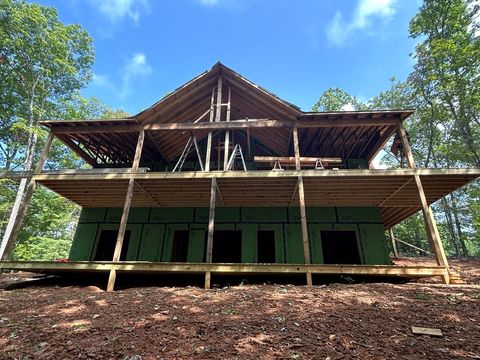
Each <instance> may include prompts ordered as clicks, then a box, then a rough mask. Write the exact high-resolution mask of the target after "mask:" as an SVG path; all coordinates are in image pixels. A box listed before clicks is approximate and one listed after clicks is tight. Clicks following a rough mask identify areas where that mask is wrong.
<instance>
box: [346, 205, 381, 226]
mask: <svg viewBox="0 0 480 360" xmlns="http://www.w3.org/2000/svg"><path fill="white" fill-rule="evenodd" d="M337 215H338V222H341V223H342V222H344V223H345V222H347V223H348V222H350V223H352V222H355V223H362V222H377V223H380V222H382V219H381V217H380V209H379V208H377V207H373V206H361V207H360V206H359V207H355V206H345V207H338V208H337Z"/></svg>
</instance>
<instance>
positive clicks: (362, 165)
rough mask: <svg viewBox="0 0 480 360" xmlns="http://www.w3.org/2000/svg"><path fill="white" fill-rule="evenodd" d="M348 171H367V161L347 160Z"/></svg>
mask: <svg viewBox="0 0 480 360" xmlns="http://www.w3.org/2000/svg"><path fill="white" fill-rule="evenodd" d="M347 167H348V168H349V169H368V161H367V159H347Z"/></svg>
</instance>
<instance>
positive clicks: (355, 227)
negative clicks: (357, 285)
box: [333, 224, 365, 264]
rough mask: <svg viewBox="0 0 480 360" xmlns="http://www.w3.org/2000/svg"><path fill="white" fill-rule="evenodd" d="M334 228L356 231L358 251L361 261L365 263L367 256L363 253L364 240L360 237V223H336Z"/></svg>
mask: <svg viewBox="0 0 480 360" xmlns="http://www.w3.org/2000/svg"><path fill="white" fill-rule="evenodd" d="M333 230H351V231H355V237H356V238H357V246H358V252H359V254H360V262H361V263H362V264H365V257H364V255H363V247H362V241H361V239H360V236H359V235H360V234H359V232H358V225H357V224H334V225H333Z"/></svg>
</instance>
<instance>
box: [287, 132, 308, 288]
mask: <svg viewBox="0 0 480 360" xmlns="http://www.w3.org/2000/svg"><path fill="white" fill-rule="evenodd" d="M292 136H293V150H294V152H295V169H296V170H301V166H300V147H299V144H298V129H297V128H296V127H294V128H293V131H292ZM297 181H298V198H299V201H300V222H301V224H302V242H303V258H304V260H305V264H310V246H309V243H308V225H307V212H306V210H305V191H304V187H303V177H302V175H299V176H298V180H297ZM312 284H313V282H312V273H311V272H310V271H309V270H307V285H308V286H312Z"/></svg>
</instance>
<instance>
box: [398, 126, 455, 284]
mask: <svg viewBox="0 0 480 360" xmlns="http://www.w3.org/2000/svg"><path fill="white" fill-rule="evenodd" d="M398 133H399V135H400V138H401V140H402V146H403V151H404V153H405V156H406V158H407V164H408V167H409V168H411V169H416V165H415V161H414V160H413V153H412V148H411V147H410V144H409V143H408V139H407V134H406V132H405V129H404V128H403V127H402V125H400V126H399V127H398ZM414 180H415V185H416V187H417V192H418V197H419V199H420V203H421V206H422V213H423V218H424V221H425V227H426V230H427V236H428V239H429V240H430V244H431V246H432V250H433V252H434V254H435V257H436V261H437V264H438V265H440V266H443V267H444V268H445V271H446V273H445V275H444V276H443V281H444V282H445V284H449V283H450V276H449V272H448V260H447V256H446V255H445V250H444V248H443V245H442V240H441V239H440V234H439V232H438V228H437V223H436V222H435V218H434V217H433V214H432V209H431V208H430V206H429V205H428V201H427V197H426V196H425V191H424V190H423V184H422V180H421V179H420V175H418V174H415V175H414Z"/></svg>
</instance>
